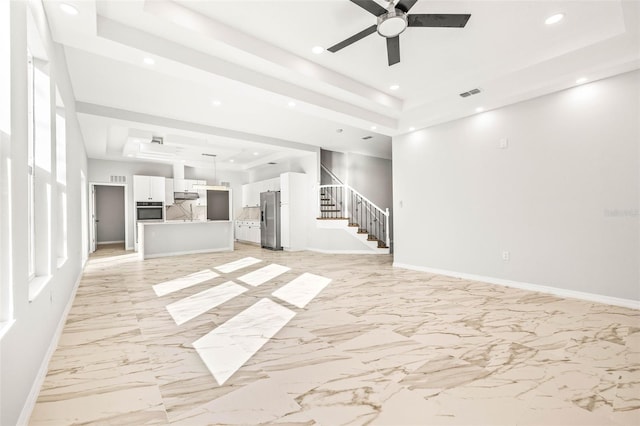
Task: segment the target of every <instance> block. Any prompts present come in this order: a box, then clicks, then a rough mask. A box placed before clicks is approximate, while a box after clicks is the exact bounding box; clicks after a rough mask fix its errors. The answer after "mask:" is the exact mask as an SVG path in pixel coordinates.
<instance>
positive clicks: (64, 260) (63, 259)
mask: <svg viewBox="0 0 640 426" xmlns="http://www.w3.org/2000/svg"><path fill="white" fill-rule="evenodd" d="M65 263H67V258H66V257H59V258H58V261H57V267H58V269H60V268H62V267H63V266H64V264H65Z"/></svg>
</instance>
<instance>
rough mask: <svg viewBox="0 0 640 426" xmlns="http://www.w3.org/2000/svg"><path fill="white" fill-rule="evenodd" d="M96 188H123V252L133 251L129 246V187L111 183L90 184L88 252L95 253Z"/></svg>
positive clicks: (123, 184)
mask: <svg viewBox="0 0 640 426" xmlns="http://www.w3.org/2000/svg"><path fill="white" fill-rule="evenodd" d="M96 186H121V187H123V188H124V195H123V196H124V248H125V250H133V247H131V246H129V225H130V223H131V219H130V217H129V216H130V215H129V210H130V209H131V207H130V205H129V185H128V184H126V183H111V182H106V183H105V182H90V183H89V194H90V196H91V198H90V200H91V203H89V234H90V237H89V245H90V246H91V247H90V252H91V253H93V252H94V251H96V246H97V242H96V227H97V224H96Z"/></svg>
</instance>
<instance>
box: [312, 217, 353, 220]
mask: <svg viewBox="0 0 640 426" xmlns="http://www.w3.org/2000/svg"><path fill="white" fill-rule="evenodd" d="M316 219H318V220H349V218H348V217H318V218H316Z"/></svg>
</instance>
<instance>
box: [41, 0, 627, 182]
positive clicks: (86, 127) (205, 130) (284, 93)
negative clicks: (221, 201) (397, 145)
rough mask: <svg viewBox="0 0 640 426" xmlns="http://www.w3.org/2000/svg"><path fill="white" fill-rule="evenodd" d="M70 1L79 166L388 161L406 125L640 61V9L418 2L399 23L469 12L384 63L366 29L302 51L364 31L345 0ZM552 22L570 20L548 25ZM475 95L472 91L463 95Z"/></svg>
mask: <svg viewBox="0 0 640 426" xmlns="http://www.w3.org/2000/svg"><path fill="white" fill-rule="evenodd" d="M65 2H66V3H69V4H72V5H74V6H76V7H77V8H78V10H79V12H80V13H79V14H78V15H76V16H69V15H66V14H64V13H63V12H62V11H61V10H60V9H59V7H58V6H59V4H60V3H61V1H58V0H55V1H52V0H48V1H45V9H46V11H47V16H48V19H49V22H50V25H51V27H52V33H53V37H54V39H55V40H56V41H57V42H59V43H61V44H63V45H64V46H65V53H66V57H67V61H68V66H69V72H70V75H71V81H72V85H73V89H74V92H75V96H76V99H77V101H78V103H77V105H76V107H77V110H78V111H79V112H80V115H79V116H80V124H81V128H82V131H83V134H84V137H85V143H86V145H87V152H88V155H89V157H90V158H104V159H118V160H122V159H124V160H127V159H135V158H141V157H139V154H138V153H139V152H141V148H140V143H137V142H135V141H134V140H136V139H137V140H140V141H142V144H143V145H144V143H145V142H148V139H149V136H150V135H160V136H164V137H165V145H167V146H166V147H164V148H162V149H164V150H165V151H167V152H166V153H165V154H167V155H168V154H171V155H170V156H167V158H166V159H164V158H160V159H158V160H157V161H163V162H171V161H181V160H186V162H187V164H191V163H194V165H196V164H195V163H197V162H198V161H199V160H200V161H201V160H202V158H201V157H202V156H201V151H202V150H203V149H204V148H207V151H208V152H211V151H216V152H213V153H215V154H217V155H218V157H217V158H218V160H219V161H220V162H221V163H223V164H225V165H226V166H227V167H229V168H231V169H240V170H241V169H245V170H247V169H250V168H252V167H256V166H259V165H260V164H261V163H265V162H267V161H271V159H273V158H284V157H286V156H297V155H301V154H303V153H306V152H309V151H313V150H315V149H317V147H322V148H324V149H330V150H336V151H343V152H357V153H361V154H367V155H373V156H377V157H382V158H390V157H391V138H392V137H393V136H395V135H398V134H402V133H405V132H407V131H409V129H410V128H411V127H413V128H421V127H427V126H430V125H434V124H438V123H442V122H446V121H449V120H453V119H456V118H460V117H464V116H467V115H470V114H473V113H475V109H476V108H477V107H480V106H481V107H483V108H484V109H485V110H488V109H493V108H498V107H501V106H504V105H507V104H510V103H513V102H518V101H521V100H525V99H529V98H532V97H535V96H540V95H543V94H546V93H550V92H553V91H557V90H562V89H565V88H567V87H570V86H572V85H574V84H575V81H576V79H577V78H579V77H586V78H588V79H589V80H596V79H600V78H604V77H608V76H611V75H615V74H618V73H621V72H625V71H630V70H633V69H637V68H639V67H640V42H639V40H640V34H639V32H638V22H639V15H640V7H639V5H640V3H639V2H637V1H626V2H621V1H616V0H606V1H591V0H588V1H486V2H485V1H428V0H419V1H418V2H417V3H416V5H415V6H414V7H413V8H412V9H411V11H410V13H470V14H471V18H470V19H469V22H468V23H467V26H466V27H465V28H463V29H457V28H456V29H452V28H414V27H410V28H408V29H407V30H406V31H405V32H404V33H402V34H401V35H400V55H401V62H400V63H399V64H396V65H393V66H391V67H389V66H388V65H387V58H386V45H385V41H384V39H383V38H382V37H380V36H379V35H378V34H375V33H374V34H372V35H370V36H368V37H366V38H364V39H362V40H360V41H358V42H356V43H354V44H352V45H351V46H348V47H346V48H344V49H342V50H340V51H339V52H337V53H330V52H326V51H325V52H323V53H322V54H320V55H316V54H314V53H312V52H311V48H312V47H313V46H316V45H320V46H323V47H329V46H331V45H333V44H336V43H338V42H339V41H342V40H343V39H345V38H347V37H350V36H352V35H353V34H355V33H357V32H359V31H360V30H362V29H364V28H366V27H368V26H370V25H372V24H374V23H375V17H374V16H373V15H371V14H369V13H368V12H366V11H365V10H364V9H362V8H360V7H359V6H357V5H356V4H354V3H352V2H350V1H347V0H324V1H307V0H296V1H275V0H256V1H243V0H232V1H214V0H201V1H193V0H192V1H162V0H153V1H149V0H147V1H145V0H132V1H127V0H114V1H93V0H65ZM378 2H379V3H380V4H381V5H385V2H384V1H383V0H378ZM558 12H561V13H564V15H565V19H564V20H563V21H561V22H560V23H558V24H555V25H551V26H549V25H545V23H544V20H545V19H546V18H547V17H548V16H550V15H552V14H554V13H558ZM145 57H151V58H153V59H154V60H155V64H154V65H147V64H145V63H144V62H143V59H144V58H145ZM392 84H398V85H400V88H399V89H398V90H397V91H392V90H390V89H389V86H390V85H392ZM473 88H480V89H481V90H482V92H481V93H480V94H478V95H475V96H472V97H468V98H461V97H460V96H459V94H460V93H462V92H465V91H468V90H470V89H473ZM213 100H218V101H220V102H221V105H220V106H213V105H212V101H213ZM292 102H293V103H295V106H290V104H291V103H292ZM374 127H375V130H372V129H373V128H374ZM338 129H342V131H341V132H338ZM366 136H373V137H372V138H371V139H368V140H363V139H362V138H363V137H366ZM136 144H137V145H136ZM142 148H145V146H142ZM147 148H148V147H147ZM147 151H148V149H147ZM255 152H258V153H259V155H257V156H256V155H254V153H255ZM128 154H132V155H133V157H128V156H127V155H128ZM231 160H234V161H233V163H231V162H230V161H231Z"/></svg>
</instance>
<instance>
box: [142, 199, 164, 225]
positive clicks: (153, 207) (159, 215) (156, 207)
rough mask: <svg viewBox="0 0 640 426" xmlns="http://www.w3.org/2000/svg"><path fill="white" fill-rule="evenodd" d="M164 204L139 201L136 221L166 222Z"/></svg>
mask: <svg viewBox="0 0 640 426" xmlns="http://www.w3.org/2000/svg"><path fill="white" fill-rule="evenodd" d="M163 204H164V203H163V202H162V201H138V202H137V203H136V220H137V221H145V220H153V221H156V222H157V221H160V220H164V205H163Z"/></svg>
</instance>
